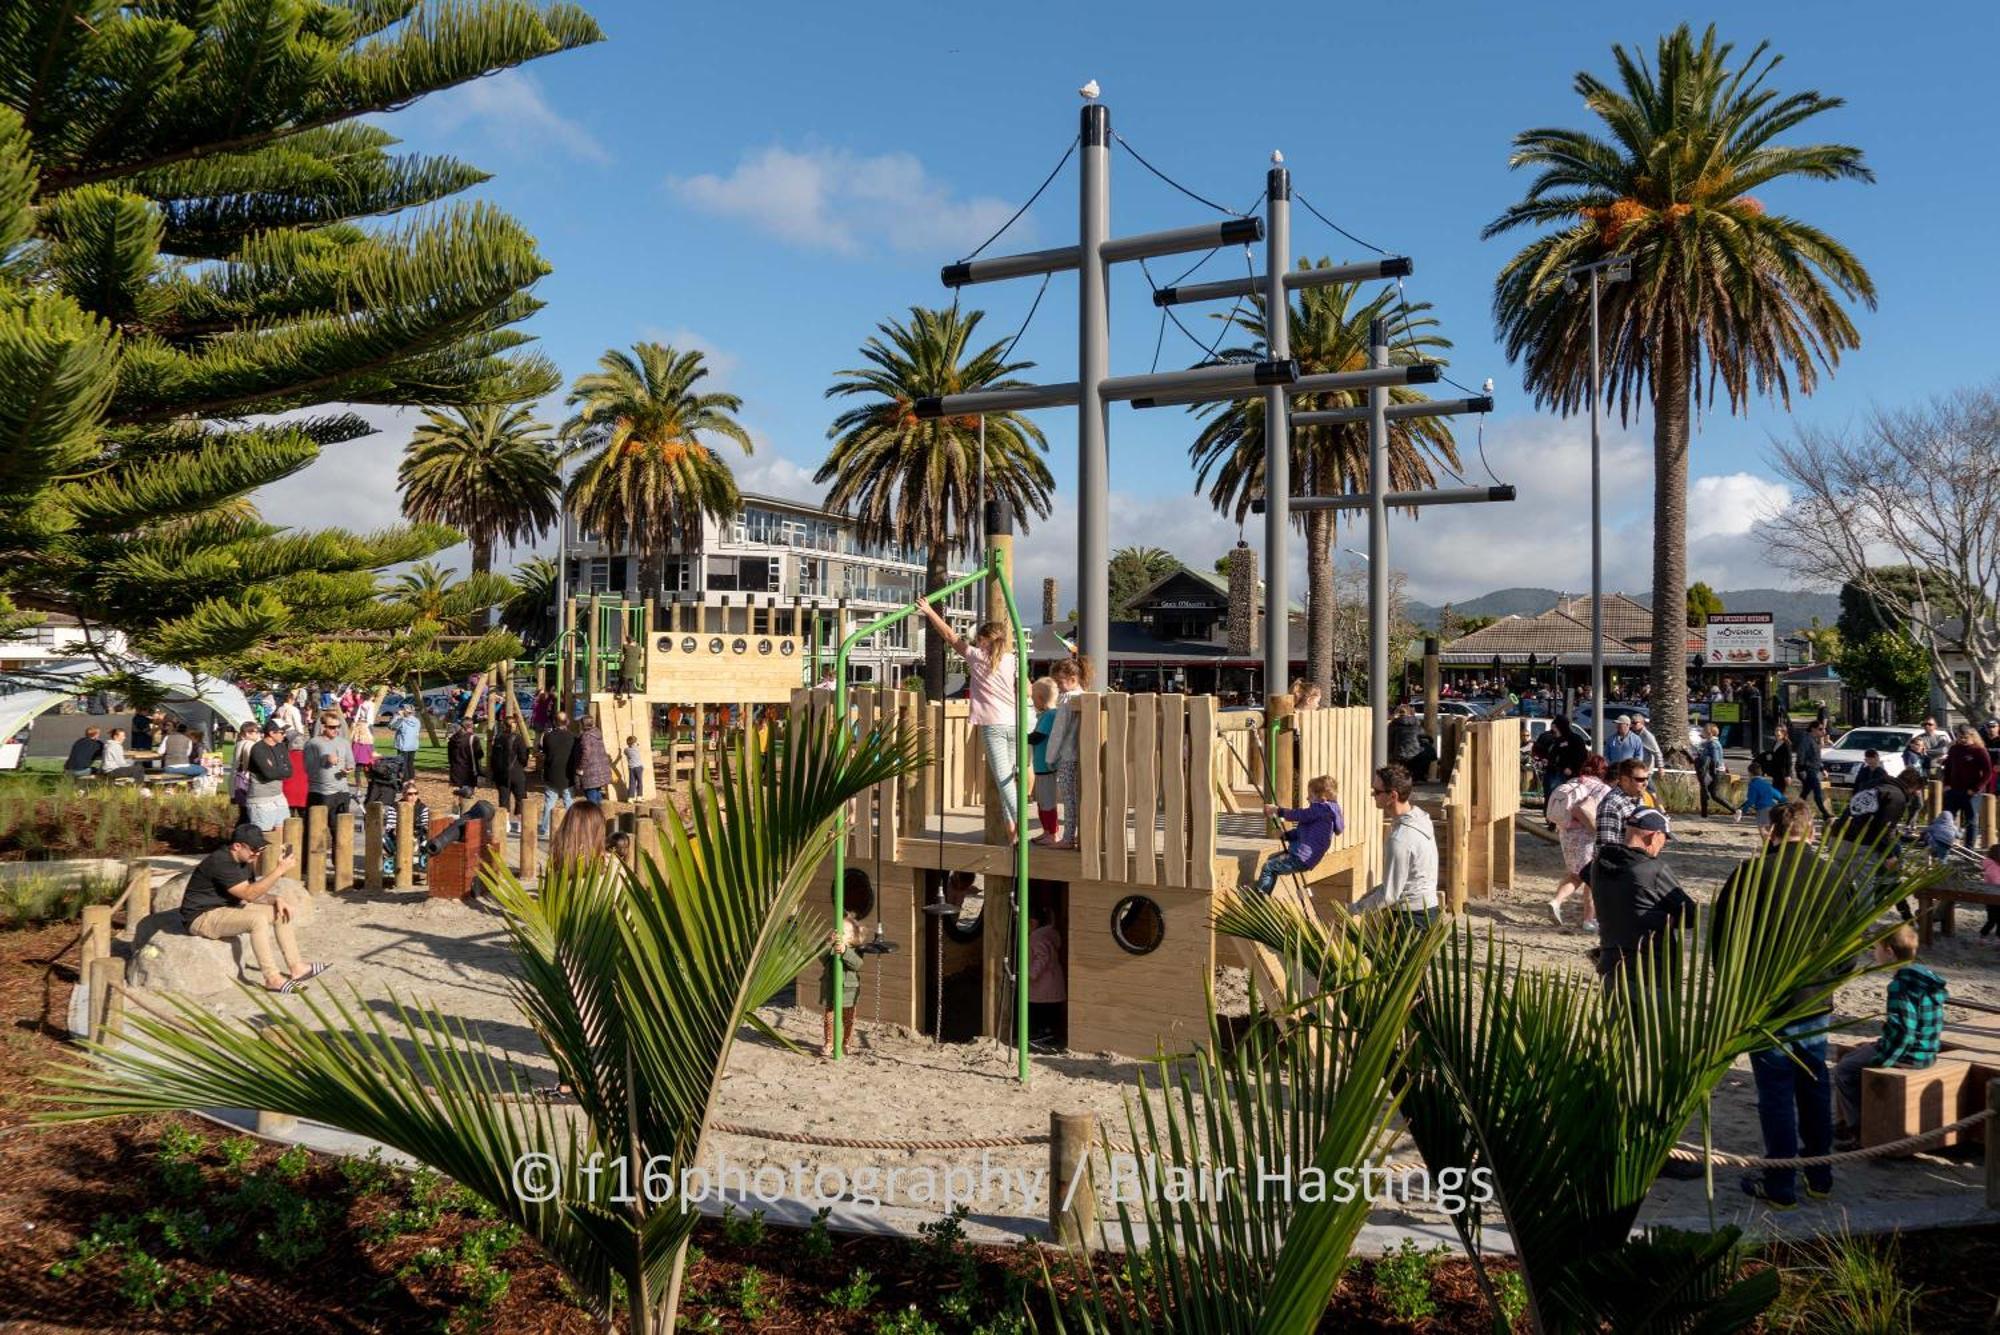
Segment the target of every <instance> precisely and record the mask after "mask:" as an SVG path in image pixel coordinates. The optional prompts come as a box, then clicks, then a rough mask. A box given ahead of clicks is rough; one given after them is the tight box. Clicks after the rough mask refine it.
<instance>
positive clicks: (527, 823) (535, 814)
mask: <svg viewBox="0 0 2000 1335" xmlns="http://www.w3.org/2000/svg"><path fill="white" fill-rule="evenodd" d="M541 824H542V795H541V794H540V793H529V794H528V796H527V798H526V799H525V800H524V801H523V802H522V803H521V856H520V862H519V863H518V864H517V865H516V867H515V873H516V874H517V875H518V876H520V878H521V879H522V880H523V881H534V880H536V879H538V878H539V877H540V876H541V870H542V869H541V862H542V850H541V849H540V847H538V841H539V840H540V838H541Z"/></svg>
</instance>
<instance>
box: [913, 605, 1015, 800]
mask: <svg viewBox="0 0 2000 1335" xmlns="http://www.w3.org/2000/svg"><path fill="white" fill-rule="evenodd" d="M917 605H918V606H919V607H921V608H923V610H924V615H925V616H927V617H929V618H930V620H931V624H932V625H933V626H935V627H937V631H938V634H940V635H942V636H944V642H945V643H946V644H948V645H950V646H951V648H952V651H953V652H955V653H957V654H958V655H959V656H960V657H961V658H963V659H964V660H965V671H966V674H967V676H968V677H969V679H970V680H969V682H968V685H967V694H968V695H969V696H970V697H971V701H972V708H971V711H970V712H971V715H972V726H973V727H975V728H977V729H979V740H980V743H981V745H983V746H984V747H985V750H986V770H987V772H988V773H989V774H991V775H992V776H993V782H994V785H995V786H996V787H998V788H999V790H1000V805H1001V808H1002V809H1003V810H1005V811H1006V813H1007V837H1008V838H1009V839H1010V840H1011V839H1012V838H1014V834H1015V821H1014V817H1015V815H1016V813H1017V811H1018V810H1019V807H1020V791H1019V787H1018V782H1019V780H1018V776H1017V775H1016V774H1015V772H1014V770H1015V761H1016V759H1017V755H1016V752H1017V749H1018V747H1019V745H1020V727H1021V704H1020V700H1019V698H1018V697H1019V691H1020V685H1019V682H1018V681H1017V680H1016V678H1017V671H1016V668H1015V663H1014V649H1013V646H1012V645H1011V644H1010V643H1009V642H1008V640H1009V636H1008V634H1007V623H1006V622H1004V621H988V622H986V623H984V624H983V625H981V626H980V627H979V629H978V630H977V631H975V632H973V636H972V639H971V640H970V641H969V642H968V641H967V640H966V639H964V638H963V637H962V636H960V635H959V633H958V632H957V631H955V630H953V629H952V628H951V623H950V622H948V621H946V620H945V619H944V618H943V617H942V616H939V615H938V610H937V609H936V608H935V607H932V606H931V600H930V599H929V598H919V599H917Z"/></svg>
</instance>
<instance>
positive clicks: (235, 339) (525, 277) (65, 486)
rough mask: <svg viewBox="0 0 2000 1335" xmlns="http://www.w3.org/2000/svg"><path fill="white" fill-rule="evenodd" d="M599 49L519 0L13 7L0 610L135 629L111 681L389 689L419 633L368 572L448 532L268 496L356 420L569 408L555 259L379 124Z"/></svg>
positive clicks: (471, 180) (469, 177) (0, 421)
mask: <svg viewBox="0 0 2000 1335" xmlns="http://www.w3.org/2000/svg"><path fill="white" fill-rule="evenodd" d="M599 36H600V34H599V32H598V29H597V26H596V24H595V23H594V22H593V21H592V20H591V19H590V18H589V17H588V16H587V15H586V14H585V13H583V11H581V10H580V9H578V8H576V7H574V6H572V5H567V4H552V5H531V4H525V3H519V2H518V0H485V2H483V3H470V4H457V5H440V4H425V3H419V0H345V2H336V0H238V2H237V3H233V4H229V5H212V6H172V5H168V6H160V5H152V6H129V5H119V4H115V3H107V2H106V0H75V2H73V3H47V4H16V5H8V6H4V7H0V596H7V595H11V596H12V598H13V600H14V601H15V602H17V603H18V604H19V605H20V606H21V607H23V608H26V609H29V610H31V611H38V612H65V613H69V614H72V615H75V616H77V617H79V618H80V619H81V620H82V621H83V622H84V624H85V625H86V626H88V627H91V628H93V629H97V630H104V631H109V630H118V631H123V632H124V633H125V635H126V637H127V639H128V642H129V645H130V653H131V656H132V657H131V659H129V660H125V661H119V660H114V659H112V658H111V657H110V656H109V655H108V654H106V653H104V652H101V651H100V653H99V655H98V656H99V658H100V660H101V661H103V662H104V663H105V666H106V667H107V669H111V670H113V671H119V670H129V669H131V668H133V667H136V666H137V665H138V663H140V662H143V661H148V660H150V661H154V662H165V663H173V664H178V665H183V666H187V667H191V668H195V669H197V670H201V671H207V672H228V671H239V670H244V669H245V668H247V667H250V666H252V665H257V666H262V667H263V668H265V669H267V670H271V671H278V670H280V669H281V668H282V667H283V665H284V664H285V663H287V662H288V661H289V662H290V663H291V664H292V667H293V669H294V670H297V671H300V672H306V671H307V670H308V669H310V670H311V675H321V669H326V670H327V671H326V673H325V675H331V676H344V675H372V674H373V673H375V672H379V671H383V670H386V669H387V668H389V667H390V666H392V664H390V663H389V662H387V661H384V660H382V659H381V656H380V655H378V654H375V653H373V652H372V651H371V646H385V645H388V644H390V643H392V642H394V641H395V640H396V638H397V637H398V636H409V635H411V634H415V635H417V636H418V638H420V639H421V638H428V637H429V635H430V632H428V631H426V630H425V629H424V628H423V627H421V626H420V625H419V624H418V622H419V620H420V619H419V618H417V617H416V616H415V614H414V613H412V612H410V611H409V609H408V608H407V607H403V606H399V605H398V604H396V603H395V602H393V601H391V600H388V599H385V598H384V597H382V596H381V590H379V589H378V587H377V581H376V578H375V572H376V571H379V570H381V569H382V568H383V567H385V566H389V565H394V564H399V563H403V562H407V561H412V560H417V559H420V558H422V557H424V556H427V555H430V554H431V553H434V552H436V551H438V550H440V549H442V548H444V547H446V546H448V545H450V544H451V543H453V542H455V541H457V540H458V535H457V534H456V533H454V532H453V531H452V530H451V529H448V528H444V527H442V526H438V525H430V524H419V525H414V526H409V527H400V528H390V529H384V530H383V531H381V532H376V533H369V534H353V533H346V532H341V531H338V530H327V531H320V532H301V531H295V530H287V529H284V528H281V527H279V526H277V525H274V524H270V523H267V522H265V521H263V520H262V519H261V518H260V517H259V516H258V515H257V513H256V510H255V509H254V507H253V506H252V505H250V504H249V502H248V500H247V498H248V497H249V496H250V495H251V493H252V492H254V491H255V490H256V489H257V488H258V487H261V486H264V485H266V484H268V483H271V482H275V481H277V480H279V479H280V478H283V477H286V476H289V475H290V474H292V473H295V472H297V471H299V470H300V469H302V468H304V467H306V466H307V465H308V464H310V463H312V462H313V460H314V459H315V458H317V457H318V454H319V451H320V449H321V448H322V447H324V446H328V445H334V444H338V443H341V442H344V441H349V440H353V439H355V438H357V437H360V436H363V435H367V434H369V433H370V432H371V431H372V430H373V429H374V428H373V427H371V426H370V425H369V424H368V423H367V422H366V421H364V420H363V419H362V418H361V417H360V416H359V415H357V414H356V413H353V412H351V411H348V410H347V405H354V404H372V405H391V406H415V405H423V406H432V405H441V406H460V405H480V404H488V403H502V402H513V401H519V400H522V399H526V398H533V397H536V396H539V395H541V394H545V393H547V392H549V391H550V390H552V389H553V388H554V387H555V385H556V383H557V376H556V374H555V371H554V368H553V367H552V366H551V365H550V364H549V363H548V362H547V361H546V360H545V359H544V358H542V357H540V356H538V355H533V354H525V353H521V352H519V351H517V349H518V348H519V347H520V345H521V344H522V343H523V342H525V341H526V337H527V336H526V335H524V334H522V333H521V332H519V331H518V330H517V329H516V328H515V326H516V325H518V323H519V322H520V321H521V320H523V319H525V318H526V317H527V316H528V315H530V314H532V313H533V312H534V311H535V310H536V309H537V308H538V306H539V303H538V302H537V301H536V300H535V299H534V298H533V297H532V296H530V295H529V294H530V290H531V289H532V287H533V285H534V284H535V283H536V281H537V280H538V279H540V278H541V277H542V275H543V274H545V273H546V272H547V266H546V265H545V264H544V263H543V261H542V259H541V257H540V256H539V254H538V253H537V252H536V248H535V243H534V240H533V238H531V237H530V236H529V235H528V234H527V233H526V232H525V231H523V230H522V228H521V227H520V226H519V224H517V223H515V222H514V221H513V220H512V219H510V218H508V217H507V216H506V215H504V214H502V213H500V212H499V211H497V210H496V209H494V208H492V207H491V206H490V205H487V204H483V203H477V202H466V201H456V202H452V201H451V197H452V196H454V195H457V194H459V193H460V192H462V191H464V190H466V189H468V188H470V187H472V186H474V185H477V184H479V183H480V182H481V181H483V180H485V179H486V178H485V176H484V174H482V173H481V172H479V171H478V170H476V169H475V168H473V167H470V166H468V165H466V164H464V163H460V162H457V161H455V160H453V159H451V158H448V157H432V156H420V155H407V154H396V153H393V152H391V151H390V150H391V148H392V146H393V145H394V144H395V143H396V140H395V138H394V137H393V136H392V135H390V134H389V133H388V132H387V131H385V130H383V129H381V128H379V127H378V126H376V125H372V124H364V123H362V122H361V121H360V120H359V119H358V118H359V117H362V116H365V115H369V114H372V113H379V112H386V111H392V110H395V109H396V108H399V107H402V106H406V105H408V104H409V103H410V102H412V101H414V100H415V99H417V98H419V97H421V96H423V95H424V94H426V93H431V92H435V91H437V90H439V89H443V88H448V87H450V86H452V85H454V84H458V83H463V82H466V81H467V80H470V79H474V78H477V77H479V76H481V75H484V74H490V73H493V72H495V71H498V70H501V69H505V68H507V67H510V66H513V65H517V64H520V63H522V62H523V61H527V60H531V59H534V58H536V57H538V56H543V55H549V54H552V53H554V52H557V51H564V50H569V49H572V48H575V47H578V46H582V45H585V44H588V43H590V42H594V41H596V40H598V39H599ZM4 615H5V608H0V616H4ZM342 632H361V633H362V634H361V635H359V636H357V637H356V638H355V639H354V640H353V641H352V642H350V643H347V644H340V645H329V644H326V643H325V640H326V638H327V637H328V636H329V634H337V633H342ZM316 642H317V644H316ZM100 643H101V637H100ZM495 647H498V648H505V647H506V646H505V645H501V644H499V643H498V642H497V641H496V642H495V644H493V645H486V646H481V652H484V651H486V650H487V649H490V648H495ZM446 656H450V655H446ZM334 659H338V660H339V662H337V663H336V662H333V661H332V660H334ZM334 668H341V669H344V671H341V672H334V671H332V669H334Z"/></svg>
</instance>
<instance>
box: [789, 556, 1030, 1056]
mask: <svg viewBox="0 0 2000 1335" xmlns="http://www.w3.org/2000/svg"><path fill="white" fill-rule="evenodd" d="M983 579H992V580H997V581H998V582H999V584H1000V592H1001V594H1002V596H1003V598H1004V600H1005V602H1006V606H1007V620H1008V622H1009V624H1010V625H1011V626H1012V627H1013V631H1014V642H1015V652H1014V698H1015V706H1014V707H1015V717H1014V806H1015V810H1014V1010H1015V1015H1014V1048H1015V1063H1016V1067H1017V1072H1018V1075H1019V1078H1020V1080H1021V1081H1022V1083H1023V1084H1025V1083H1026V1082H1027V1079H1028V783H1029V778H1028V776H1029V769H1028V635H1027V631H1026V630H1024V629H1023V628H1022V626H1021V611H1020V608H1019V607H1018V606H1016V604H1015V601H1014V590H1013V588H1012V587H1011V586H1010V585H1009V584H1008V582H1007V581H1006V580H1005V579H1004V578H1002V574H1001V569H1000V556H999V553H998V552H994V553H991V554H990V555H989V556H988V564H987V567H986V569H984V570H975V571H973V572H972V573H971V574H969V575H966V576H964V577H963V578H960V579H956V580H953V581H952V582H951V583H949V584H947V585H945V586H944V587H943V588H941V589H938V590H936V591H935V592H932V593H928V594H925V595H924V598H925V600H929V599H933V598H946V597H949V596H950V595H952V594H954V593H957V592H958V591H959V590H960V589H964V588H969V587H970V586H971V585H973V584H976V583H978V582H979V581H980V580H983ZM917 607H918V604H917V603H909V604H906V605H905V606H903V607H901V608H899V609H898V610H896V611H894V612H889V613H886V614H884V615H882V616H879V617H877V618H876V619H875V620H873V621H871V622H869V623H868V624H866V625H864V626H861V627H859V628H858V629H856V630H854V631H852V632H850V633H849V634H848V636H847V638H845V639H843V640H842V641H841V642H840V649H839V650H838V651H837V652H836V653H835V655H834V665H833V674H834V680H833V694H834V716H835V718H837V719H838V720H839V728H840V746H841V749H842V750H845V749H846V748H847V746H848V745H849V743H850V742H851V740H852V738H853V730H852V729H851V728H850V727H849V726H848V723H847V658H848V654H849V653H850V652H851V651H852V650H853V648H854V646H855V645H856V644H857V643H859V642H860V641H861V640H863V639H865V638H867V637H868V636H870V635H874V634H876V633H877V632H879V631H882V630H885V629H887V628H888V627H890V626H893V625H895V624H896V623H897V622H899V621H902V620H904V619H906V618H908V617H910V616H913V615H915V614H916V611H917ZM968 670H969V669H968ZM932 763H933V764H935V763H936V760H935V758H934V759H933V761H932ZM881 833H882V835H884V836H889V837H893V832H892V831H889V830H884V831H882V832H881ZM846 881H847V810H846V808H845V807H843V808H842V809H841V811H840V814H839V815H838V816H837V817H835V825H834V843H833V918H834V929H835V930H836V931H838V930H840V928H841V926H842V924H844V923H845V922H846V921H847V885H846ZM875 893H876V894H877V895H878V896H879V895H880V894H881V893H882V887H880V886H876V887H875ZM828 967H829V968H830V969H831V970H832V974H831V978H832V986H831V987H830V988H829V989H828V991H829V992H830V994H831V995H832V997H833V1006H832V1010H833V1059H834V1060H835V1061H839V1060H840V1059H841V1058H842V1056H843V1055H844V1054H845V1047H844V1044H845V1040H846V1035H845V1034H844V1033H843V1032H842V1029H843V1027H844V1026H843V1025H842V1022H841V1020H842V1008H841V1004H840V1003H841V997H842V996H843V995H844V992H845V987H846V968H847V966H846V965H845V964H844V963H843V962H842V961H841V957H840V952H838V951H835V952H833V954H832V956H831V958H830V960H829V964H828Z"/></svg>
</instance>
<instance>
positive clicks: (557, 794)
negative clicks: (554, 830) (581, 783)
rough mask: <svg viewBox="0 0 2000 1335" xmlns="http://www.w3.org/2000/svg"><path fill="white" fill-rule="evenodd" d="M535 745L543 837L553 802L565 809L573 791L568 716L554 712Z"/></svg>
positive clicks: (572, 740) (573, 752) (574, 756)
mask: <svg viewBox="0 0 2000 1335" xmlns="http://www.w3.org/2000/svg"><path fill="white" fill-rule="evenodd" d="M538 749H539V750H540V751H541V753H542V821H541V833H542V837H543V838H545V839H546V838H547V837H548V833H549V822H550V821H551V820H552V819H553V818H554V817H555V810H556V803H558V802H560V803H562V806H563V809H564V810H565V811H567V810H568V809H569V804H570V801H571V799H572V797H573V795H574V794H575V792H576V760H577V754H576V734H575V733H573V732H571V731H570V730H569V720H568V719H567V718H565V717H564V716H563V715H561V714H557V715H556V721H555V722H554V723H553V724H551V725H550V727H549V729H548V731H546V732H544V733H543V734H542V740H541V746H540V747H539V748H538Z"/></svg>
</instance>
